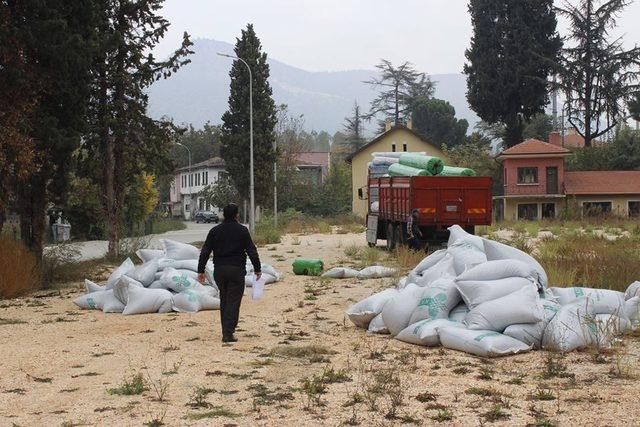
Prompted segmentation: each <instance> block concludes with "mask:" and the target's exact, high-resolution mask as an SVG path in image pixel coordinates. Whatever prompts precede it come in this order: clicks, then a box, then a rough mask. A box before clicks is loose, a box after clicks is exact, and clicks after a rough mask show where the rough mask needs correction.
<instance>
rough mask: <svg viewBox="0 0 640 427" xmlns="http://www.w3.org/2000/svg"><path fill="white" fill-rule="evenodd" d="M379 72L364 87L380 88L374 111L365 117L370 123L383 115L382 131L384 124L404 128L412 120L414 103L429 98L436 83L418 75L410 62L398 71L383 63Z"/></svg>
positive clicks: (375, 99)
mask: <svg viewBox="0 0 640 427" xmlns="http://www.w3.org/2000/svg"><path fill="white" fill-rule="evenodd" d="M376 68H377V69H378V70H379V72H380V74H379V75H378V76H377V77H374V78H373V79H371V80H367V81H365V83H366V84H369V85H371V86H373V87H374V88H376V89H378V88H380V93H379V94H378V96H377V97H376V98H374V99H373V100H372V101H371V109H370V110H369V113H368V114H366V115H365V116H364V117H365V119H367V120H370V119H372V118H373V117H376V116H377V117H380V115H382V117H383V120H382V121H381V123H379V124H380V125H381V128H382V129H383V130H384V126H385V123H384V122H385V120H387V121H391V123H393V124H394V125H396V126H397V125H399V124H402V123H403V122H405V121H406V119H408V118H409V116H410V106H411V103H412V102H413V101H414V100H415V99H416V98H417V97H420V96H422V97H426V98H429V97H431V96H432V95H433V92H434V91H435V83H434V82H432V81H431V79H430V78H429V77H428V76H427V75H425V74H424V73H420V72H418V71H416V70H415V68H413V65H412V64H411V63H410V62H406V61H405V62H403V63H402V64H400V65H399V66H398V67H395V66H394V65H393V64H392V63H391V61H388V60H386V59H383V60H381V61H380V63H379V64H378V65H376Z"/></svg>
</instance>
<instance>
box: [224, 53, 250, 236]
mask: <svg viewBox="0 0 640 427" xmlns="http://www.w3.org/2000/svg"><path fill="white" fill-rule="evenodd" d="M218 55H219V56H224V57H226V58H231V59H237V60H239V61H240V62H242V63H243V64H244V65H245V66H246V67H247V71H249V231H251V233H253V232H254V231H255V229H256V218H255V214H256V207H255V194H254V183H253V77H252V75H251V67H249V64H247V61H245V60H244V59H242V58H239V57H237V56H234V55H227V54H226V53H220V52H218Z"/></svg>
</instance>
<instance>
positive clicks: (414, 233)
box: [407, 209, 424, 251]
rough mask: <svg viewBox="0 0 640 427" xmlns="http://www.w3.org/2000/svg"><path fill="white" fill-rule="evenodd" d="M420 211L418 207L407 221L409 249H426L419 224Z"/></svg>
mask: <svg viewBox="0 0 640 427" xmlns="http://www.w3.org/2000/svg"><path fill="white" fill-rule="evenodd" d="M418 218H419V212H418V209H414V210H412V211H411V215H410V216H409V220H408V221H407V237H408V239H407V241H408V243H409V249H411V250H414V251H420V250H424V246H423V244H422V242H421V240H422V231H421V230H420V227H419V226H418Z"/></svg>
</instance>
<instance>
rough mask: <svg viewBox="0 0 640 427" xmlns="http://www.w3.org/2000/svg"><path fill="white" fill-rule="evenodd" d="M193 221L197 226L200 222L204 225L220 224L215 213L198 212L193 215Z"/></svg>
mask: <svg viewBox="0 0 640 427" xmlns="http://www.w3.org/2000/svg"><path fill="white" fill-rule="evenodd" d="M193 219H194V220H195V221H196V223H198V224H200V223H201V222H206V223H208V222H214V223H216V224H217V223H218V222H220V218H219V217H218V214H217V213H215V212H209V211H200V212H198V213H197V214H195V216H194V217H193Z"/></svg>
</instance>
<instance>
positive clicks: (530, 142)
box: [500, 139, 571, 156]
mask: <svg viewBox="0 0 640 427" xmlns="http://www.w3.org/2000/svg"><path fill="white" fill-rule="evenodd" d="M569 153H571V151H569V150H567V149H566V148H562V147H558V146H557V145H553V144H549V143H548V142H544V141H540V140H539V139H527V140H524V141H523V142H521V143H520V144H517V145H514V146H513V147H510V148H507V149H506V150H504V151H502V153H500V156H514V155H523V154H524V155H527V154H569Z"/></svg>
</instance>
